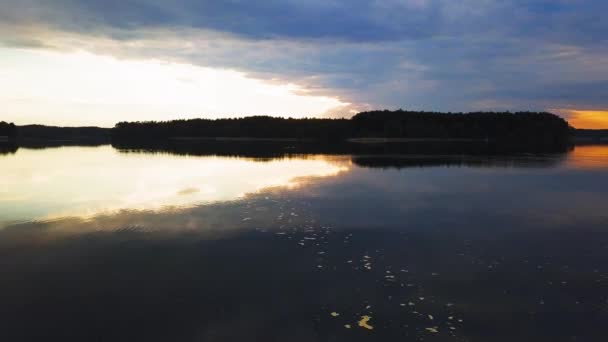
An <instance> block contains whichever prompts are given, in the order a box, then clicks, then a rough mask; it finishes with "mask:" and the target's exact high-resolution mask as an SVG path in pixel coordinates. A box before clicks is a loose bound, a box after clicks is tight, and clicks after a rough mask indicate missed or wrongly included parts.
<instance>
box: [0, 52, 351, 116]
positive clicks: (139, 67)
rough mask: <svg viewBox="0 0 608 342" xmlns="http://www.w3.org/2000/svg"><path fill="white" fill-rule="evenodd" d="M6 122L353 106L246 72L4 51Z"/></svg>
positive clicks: (301, 112)
mask: <svg viewBox="0 0 608 342" xmlns="http://www.w3.org/2000/svg"><path fill="white" fill-rule="evenodd" d="M0 55H2V56H3V57H2V58H0V104H1V105H2V107H3V114H2V115H3V116H2V120H4V121H12V122H15V123H16V124H31V123H40V124H49V125H63V126H78V125H98V126H104V127H111V126H113V125H114V124H115V123H116V122H119V121H137V120H171V119H188V118H200V117H204V118H219V117H235V116H246V115H272V116H291V117H309V116H318V115H320V114H322V113H325V112H327V111H329V110H332V109H336V108H339V107H341V106H346V105H348V104H347V103H344V102H341V101H340V100H338V99H336V98H333V97H326V96H308V95H304V93H305V92H304V91H302V90H303V89H301V88H300V87H299V86H297V85H294V84H282V85H278V84H275V83H272V84H271V83H267V82H264V81H262V80H257V79H252V78H249V77H247V75H246V74H245V73H242V72H238V71H234V70H226V69H215V68H205V67H199V66H194V65H189V64H179V63H169V62H163V61H158V60H145V61H141V60H122V59H116V58H114V57H109V56H100V55H95V54H92V53H89V52H84V51H79V52H69V53H63V52H52V51H46V50H22V49H3V48H0Z"/></svg>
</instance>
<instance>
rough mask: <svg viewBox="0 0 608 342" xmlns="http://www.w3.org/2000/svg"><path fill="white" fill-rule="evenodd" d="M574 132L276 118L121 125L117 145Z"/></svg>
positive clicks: (441, 118) (363, 116) (440, 121)
mask: <svg viewBox="0 0 608 342" xmlns="http://www.w3.org/2000/svg"><path fill="white" fill-rule="evenodd" d="M572 132H573V129H572V128H571V127H570V126H569V125H568V123H567V122H566V121H565V120H564V119H562V118H561V117H559V116H557V115H554V114H551V113H537V112H518V113H509V112H504V113H496V112H484V113H482V112H477V113H437V112H414V111H403V110H397V111H388V110H384V111H370V112H362V113H359V114H357V115H355V116H354V117H352V118H351V119H319V118H305V119H293V118H276V117H269V116H253V117H245V118H236V119H217V120H209V119H192V120H175V121H164V122H153V121H148V122H120V123H118V124H116V126H115V127H114V129H113V130H112V136H113V138H114V139H117V140H150V139H152V140H157V139H168V138H177V137H182V138H183V137H190V138H217V137H223V138H230V137H232V138H235V137H241V138H242V137H247V138H277V139H288V138H291V139H316V140H323V141H343V140H345V139H349V138H401V139H445V140H449V139H469V140H479V141H499V142H511V143H514V142H516V143H518V144H547V145H553V144H566V143H567V142H568V140H569V137H570V135H571V134H572Z"/></svg>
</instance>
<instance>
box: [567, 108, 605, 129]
mask: <svg viewBox="0 0 608 342" xmlns="http://www.w3.org/2000/svg"><path fill="white" fill-rule="evenodd" d="M567 119H568V122H569V123H570V125H571V126H573V127H576V128H587V129H608V110H572V111H569V112H568V118H567Z"/></svg>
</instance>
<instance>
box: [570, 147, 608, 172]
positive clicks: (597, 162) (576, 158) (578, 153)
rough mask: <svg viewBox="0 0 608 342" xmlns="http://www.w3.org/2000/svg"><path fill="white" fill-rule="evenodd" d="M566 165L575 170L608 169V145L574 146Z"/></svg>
mask: <svg viewBox="0 0 608 342" xmlns="http://www.w3.org/2000/svg"><path fill="white" fill-rule="evenodd" d="M566 163H567V165H568V166H569V167H571V168H576V169H608V145H578V146H575V147H574V150H573V151H572V152H570V154H569V155H568V159H567V161H566Z"/></svg>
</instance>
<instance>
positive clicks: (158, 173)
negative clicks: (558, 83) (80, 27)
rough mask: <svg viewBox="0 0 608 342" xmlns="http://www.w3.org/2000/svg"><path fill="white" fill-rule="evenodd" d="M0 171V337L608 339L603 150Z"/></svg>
mask: <svg viewBox="0 0 608 342" xmlns="http://www.w3.org/2000/svg"><path fill="white" fill-rule="evenodd" d="M0 170H1V171H0V172H1V173H2V177H1V179H0V275H1V278H0V303H1V305H0V341H397V340H399V341H606V340H607V339H608V329H606V327H607V324H608V146H580V147H577V148H576V149H575V150H573V151H571V152H569V153H568V154H536V155H531V154H528V155H511V156H480V155H477V156H467V155H457V156H455V155H452V156H449V157H448V156H439V155H434V156H413V155H407V156H405V155H390V156H382V157H379V156H373V155H357V156H352V155H333V156H331V155H300V156H293V155H292V156H290V157H288V158H285V157H283V158H239V157H217V156H193V155H188V154H185V155H176V154H170V153H133V152H130V153H124V152H121V151H118V150H115V149H113V148H111V147H109V146H102V147H66V148H53V149H41V150H33V149H18V150H16V151H12V152H11V153H7V154H5V155H2V156H0ZM366 316H367V320H365V321H362V319H363V318H364V317H366ZM359 322H362V325H364V327H361V326H359V324H358V323H359ZM365 325H367V328H366V327H365ZM370 327H373V329H368V328H370Z"/></svg>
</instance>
